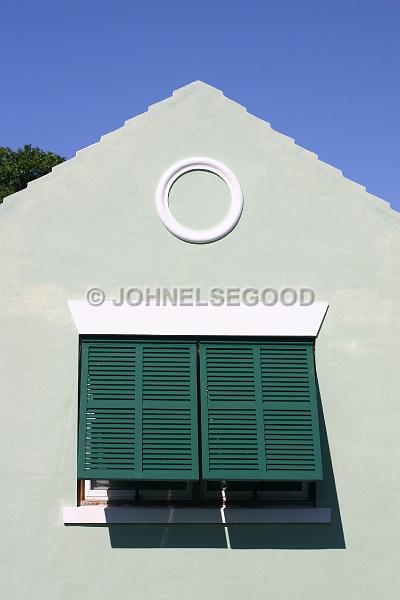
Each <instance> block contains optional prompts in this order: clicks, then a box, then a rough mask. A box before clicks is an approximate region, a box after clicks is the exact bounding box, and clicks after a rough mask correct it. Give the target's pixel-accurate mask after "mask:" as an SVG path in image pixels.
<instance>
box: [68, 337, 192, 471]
mask: <svg viewBox="0 0 400 600" xmlns="http://www.w3.org/2000/svg"><path fill="white" fill-rule="evenodd" d="M196 381H197V377H196V346H195V343H194V342H190V341H189V342H186V341H185V342H174V341H172V342H170V341H161V340H157V341H153V342H141V341H135V340H130V339H125V340H124V339H121V340H111V339H102V340H99V339H93V340H84V341H83V342H82V357H81V385H80V389H81V394H80V421H79V444H78V478H80V479H90V478H94V479H95V478H97V479H103V478H104V479H169V480H174V479H197V478H198V441H197V388H196Z"/></svg>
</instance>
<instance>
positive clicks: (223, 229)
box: [156, 156, 243, 244]
mask: <svg viewBox="0 0 400 600" xmlns="http://www.w3.org/2000/svg"><path fill="white" fill-rule="evenodd" d="M190 171H208V172H209V173H214V174H215V175H218V177H220V178H221V179H222V180H223V181H224V182H225V183H226V185H227V186H228V188H229V191H230V194H231V202H230V206H229V209H228V212H227V213H226V215H225V217H224V218H223V219H222V221H220V222H219V223H218V224H217V225H215V226H214V227H210V228H209V229H202V230H196V229H190V228H189V227H185V226H184V225H182V224H181V223H179V221H177V220H176V219H175V217H174V216H173V215H172V213H171V210H170V207H169V193H170V190H171V187H172V186H173V185H174V183H175V182H176V180H177V179H179V177H181V176H182V175H184V174H185V173H188V172H190ZM156 207H157V211H158V214H159V216H160V219H161V221H162V222H163V223H164V225H165V227H166V228H167V229H168V230H169V231H170V232H171V233H173V234H174V235H175V236H176V237H178V238H180V239H181V240H184V241H185V242H192V243H195V244H207V243H208V242H214V241H215V240H219V239H221V238H223V237H224V236H225V235H227V234H228V233H229V232H230V231H232V229H233V228H234V227H235V226H236V225H237V223H238V221H239V219H240V216H241V214H242V210H243V193H242V190H241V187H240V184H239V181H238V180H237V178H236V176H235V175H234V174H233V172H232V171H231V170H230V169H229V168H228V167H227V166H226V165H224V164H222V163H221V162H219V161H217V160H214V159H212V158H204V157H202V156H200V157H195V158H186V159H185V160H181V161H179V162H177V163H175V164H174V165H172V167H170V168H169V169H167V171H165V173H164V175H163V176H162V177H161V179H160V181H159V183H158V186H157V191H156Z"/></svg>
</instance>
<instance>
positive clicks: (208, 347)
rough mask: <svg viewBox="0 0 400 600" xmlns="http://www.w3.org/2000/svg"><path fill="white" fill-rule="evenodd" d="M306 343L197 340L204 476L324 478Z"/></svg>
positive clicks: (309, 345) (312, 373)
mask: <svg viewBox="0 0 400 600" xmlns="http://www.w3.org/2000/svg"><path fill="white" fill-rule="evenodd" d="M315 377H316V376H315V365H314V348H313V343H312V342H308V341H301V342H299V341H296V342H292V343H291V342H287V341H278V340H277V341H271V342H240V341H239V342H236V343H232V342H230V343H222V342H218V341H216V342H201V343H200V386H201V408H202V461H203V468H202V474H203V477H204V478H205V479H218V480H220V479H228V480H229V479H230V480H246V479H247V480H249V479H262V480H276V481H279V480H318V479H322V464H321V450H320V439H319V426H318V407H317V393H316V382H315Z"/></svg>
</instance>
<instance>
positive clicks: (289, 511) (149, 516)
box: [63, 506, 331, 525]
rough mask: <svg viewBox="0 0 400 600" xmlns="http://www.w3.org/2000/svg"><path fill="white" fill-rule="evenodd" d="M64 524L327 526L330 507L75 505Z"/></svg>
mask: <svg viewBox="0 0 400 600" xmlns="http://www.w3.org/2000/svg"><path fill="white" fill-rule="evenodd" d="M63 522H64V525H88V524H100V525H122V524H129V523H131V524H134V523H137V524H165V525H168V524H197V523H199V524H201V523H203V524H204V523H210V524H225V525H233V524H238V523H248V524H250V523H317V524H318V523H320V524H321V523H330V522H331V509H330V508H227V509H225V510H221V509H218V508H192V507H191V508H168V507H166V508H164V507H148V508H145V507H116V506H112V507H107V506H78V507H76V506H75V507H66V508H63Z"/></svg>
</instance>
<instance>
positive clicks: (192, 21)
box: [0, 0, 400, 210]
mask: <svg viewBox="0 0 400 600" xmlns="http://www.w3.org/2000/svg"><path fill="white" fill-rule="evenodd" d="M0 27H1V41H2V52H1V59H0V64H1V69H0V73H1V79H0V81H1V88H2V89H1V93H0V106H1V110H0V145H2V146H11V147H13V148H16V147H18V146H20V145H22V144H25V143H30V144H33V145H37V146H40V147H41V148H43V149H49V150H52V151H54V152H58V153H60V154H62V155H64V156H66V157H68V158H69V157H71V156H73V155H74V154H75V152H76V151H77V150H79V149H80V148H83V147H85V146H88V145H89V144H92V143H93V142H96V141H97V140H98V139H99V138H100V136H101V135H102V134H104V133H106V132H108V131H111V130H113V129H116V128H117V127H119V126H121V124H122V123H123V122H124V121H125V120H126V119H128V118H130V117H132V116H134V115H136V114H139V113H141V112H144V111H145V110H146V109H147V106H148V105H149V104H152V103H154V102H157V101H159V100H161V99H163V98H165V97H167V96H169V95H170V94H171V93H172V91H173V90H174V89H175V88H178V87H180V86H182V85H185V84H187V83H189V82H191V81H193V80H196V79H201V80H203V81H205V82H207V83H209V84H211V85H214V86H216V87H218V88H219V89H222V90H223V91H224V93H225V95H226V96H228V97H230V98H232V99H234V100H237V101H238V102H240V103H241V104H243V105H244V106H246V107H247V109H248V110H249V112H251V113H253V114H255V115H257V116H259V117H261V118H263V119H265V120H267V121H269V122H270V123H271V125H272V126H273V128H274V129H276V130H278V131H281V132H283V133H285V134H287V135H289V136H291V137H294V138H295V140H296V142H297V143H298V144H299V145H301V146H304V147H305V148H308V149H310V150H312V151H314V152H316V153H317V154H318V155H319V157H320V158H321V160H323V161H325V162H328V163H330V164H332V165H334V166H336V167H337V168H339V169H341V170H342V171H343V173H344V175H346V176H347V177H349V178H350V179H353V180H355V181H357V182H359V183H362V184H363V185H365V186H366V187H367V189H368V190H369V191H370V192H371V193H373V194H376V195H377V196H380V197H382V198H384V199H385V200H388V201H389V202H390V203H391V205H392V207H393V208H396V209H397V210H400V160H399V159H400V33H399V32H400V2H399V1H398V0H393V1H388V0H380V1H379V2H377V1H376V0H374V1H371V0H363V2H361V1H356V0H348V1H343V0H338V1H335V0H330V1H324V0H315V1H310V0H304V1H301V0H297V1H295V0H292V1H289V0H280V1H279V0H276V1H274V2H272V1H269V0H264V1H261V0H260V1H258V0H255V1H252V0H247V1H244V0H240V1H235V0H230V1H227V0H221V1H218V0H214V1H213V2H211V1H209V0H202V1H201V2H193V1H191V0H186V1H176V0H169V1H168V2H167V1H165V0H164V1H163V2H160V1H158V2H151V1H150V0H147V2H136V1H134V0H131V1H129V0H113V1H108V2H104V1H103V0H84V1H82V0H79V1H78V0H68V2H67V1H66V0H64V1H63V0H59V1H58V2H54V0H52V1H51V2H50V1H48V0H43V1H41V0H37V1H36V2H32V0H29V1H27V0H19V1H18V2H17V1H15V0H1V10H0Z"/></svg>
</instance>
